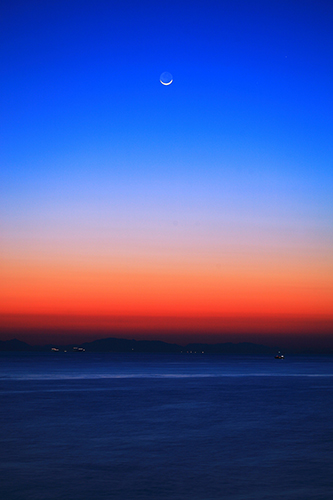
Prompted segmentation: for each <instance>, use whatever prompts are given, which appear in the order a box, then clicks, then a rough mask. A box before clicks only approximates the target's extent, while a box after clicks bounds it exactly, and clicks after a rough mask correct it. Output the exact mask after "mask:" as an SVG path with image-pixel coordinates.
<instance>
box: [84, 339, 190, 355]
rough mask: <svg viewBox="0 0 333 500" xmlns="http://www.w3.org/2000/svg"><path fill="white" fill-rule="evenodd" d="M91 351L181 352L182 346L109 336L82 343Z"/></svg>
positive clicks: (157, 341) (158, 341)
mask: <svg viewBox="0 0 333 500" xmlns="http://www.w3.org/2000/svg"><path fill="white" fill-rule="evenodd" d="M80 347H84V349H85V350H86V351H90V352H101V351H102V352H167V353H172V352H181V351H182V349H183V348H182V347H181V346H179V345H177V344H168V343H167V342H162V341H160V340H134V339H133V340H127V339H117V338H112V337H111V338H108V339H100V340H94V341H93V342H85V343H84V344H80Z"/></svg>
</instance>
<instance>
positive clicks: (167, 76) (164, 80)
mask: <svg viewBox="0 0 333 500" xmlns="http://www.w3.org/2000/svg"><path fill="white" fill-rule="evenodd" d="M160 82H161V84H162V85H171V84H172V82H173V77H172V74H171V73H169V72H168V71H164V72H163V73H162V74H161V76H160Z"/></svg>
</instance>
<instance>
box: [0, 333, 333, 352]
mask: <svg viewBox="0 0 333 500" xmlns="http://www.w3.org/2000/svg"><path fill="white" fill-rule="evenodd" d="M277 350H278V347H271V346H266V345H262V344H255V343H252V342H239V343H232V342H224V343H217V344H206V343H190V344H187V345H185V346H181V345H179V344H171V343H168V342H163V341H160V340H134V339H132V340H129V339H122V338H114V337H110V338H102V339H98V340H94V341H92V342H83V343H79V344H66V345H60V344H46V345H30V344H28V343H26V342H22V341H21V340H18V339H11V340H5V341H0V351H1V352H10V351H11V352H54V353H55V354H56V353H57V352H77V353H78V355H80V354H82V353H84V352H114V353H117V352H118V353H165V354H177V353H179V354H235V355H237V354H238V355H265V354H266V355H273V354H276V352H277ZM285 352H286V354H317V355H318V354H320V355H333V350H331V349H321V350H313V349H311V350H305V349H299V350H295V349H287V350H286V351H285Z"/></svg>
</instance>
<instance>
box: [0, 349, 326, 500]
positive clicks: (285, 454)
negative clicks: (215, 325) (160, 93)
mask: <svg viewBox="0 0 333 500" xmlns="http://www.w3.org/2000/svg"><path fill="white" fill-rule="evenodd" d="M332 395H333V359H332V358H325V357H317V358H316V357H313V358H305V357H290V358H287V359H285V360H275V359H274V358H272V359H271V358H270V357H234V356H230V357H229V356H213V355H211V356H209V355H204V354H203V355H163V354H162V355H154V354H149V355H144V354H92V353H27V354H19V353H1V354H0V398H1V400H0V458H1V465H0V498H1V500H64V499H66V500H67V499H68V500H88V499H89V500H95V499H96V500H99V499H101V500H105V499H119V500H131V499H133V500H134V499H156V500H171V499H172V500H190V499H191V500H217V499H219V500H220V499H226V500H229V499H235V500H236V499H237V500H241V499H251V500H252V499H253V500H263V499H267V500H275V499H284V500H285V499H286V500H296V499H299V500H307V499H309V500H310V499H311V500H331V499H333V398H332Z"/></svg>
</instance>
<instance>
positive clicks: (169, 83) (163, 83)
mask: <svg viewBox="0 0 333 500" xmlns="http://www.w3.org/2000/svg"><path fill="white" fill-rule="evenodd" d="M160 82H161V84H162V85H171V84H172V82H173V80H170V82H168V83H165V82H162V80H160Z"/></svg>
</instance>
